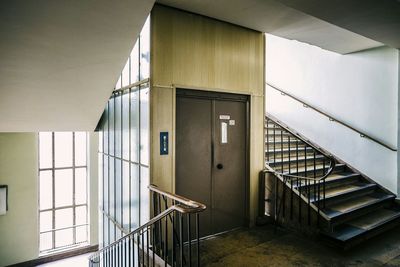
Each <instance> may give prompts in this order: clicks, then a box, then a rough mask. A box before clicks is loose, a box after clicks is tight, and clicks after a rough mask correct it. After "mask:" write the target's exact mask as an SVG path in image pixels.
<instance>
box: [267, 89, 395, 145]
mask: <svg viewBox="0 0 400 267" xmlns="http://www.w3.org/2000/svg"><path fill="white" fill-rule="evenodd" d="M266 84H267V85H268V86H269V87H271V88H273V89H275V90H276V91H279V92H280V93H281V94H282V95H283V96H288V97H290V98H292V99H294V100H296V101H297V102H300V103H302V104H303V106H304V107H305V108H310V109H312V110H314V111H316V112H318V113H319V114H321V115H323V116H325V117H327V118H328V119H329V120H330V121H332V122H337V123H339V124H341V125H343V126H345V127H347V128H349V129H350V130H352V131H354V132H356V133H358V134H359V135H360V137H362V138H366V139H369V140H371V141H373V142H375V143H377V144H379V145H381V146H383V147H385V148H387V149H389V150H391V151H397V148H392V147H391V146H390V145H388V144H385V143H384V142H382V141H379V140H378V139H376V138H374V137H372V136H370V135H368V134H366V133H365V132H362V131H360V130H358V129H356V128H354V127H353V126H351V125H349V124H347V123H345V122H344V121H341V120H338V119H336V118H334V117H333V116H331V115H329V114H327V113H326V112H324V111H321V110H320V109H318V108H316V107H314V106H313V105H310V104H308V103H306V102H304V101H303V100H301V99H299V98H297V97H296V96H294V95H292V94H290V93H288V92H286V91H284V90H282V89H280V88H278V87H276V86H274V85H272V84H270V83H266Z"/></svg>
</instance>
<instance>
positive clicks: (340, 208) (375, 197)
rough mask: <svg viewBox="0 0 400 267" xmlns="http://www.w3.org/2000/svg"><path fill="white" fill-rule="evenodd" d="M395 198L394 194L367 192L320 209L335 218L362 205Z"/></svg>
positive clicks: (365, 205)
mask: <svg viewBox="0 0 400 267" xmlns="http://www.w3.org/2000/svg"><path fill="white" fill-rule="evenodd" d="M393 198H395V196H394V195H390V194H385V193H377V194H368V195H365V196H360V197H356V198H354V199H350V200H347V201H344V202H341V203H337V204H334V205H331V206H329V207H327V208H325V209H323V210H322V212H323V213H325V214H326V215H327V216H328V217H329V218H331V219H335V218H338V217H340V216H342V215H344V214H348V213H350V212H353V211H356V210H359V209H361V208H364V207H368V206H371V205H373V204H377V203H380V202H384V201H386V200H388V199H393Z"/></svg>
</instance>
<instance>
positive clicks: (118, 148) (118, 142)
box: [115, 95, 122, 158]
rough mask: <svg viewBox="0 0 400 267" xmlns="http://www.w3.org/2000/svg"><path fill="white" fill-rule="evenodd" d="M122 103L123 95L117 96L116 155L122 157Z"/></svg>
mask: <svg viewBox="0 0 400 267" xmlns="http://www.w3.org/2000/svg"><path fill="white" fill-rule="evenodd" d="M121 104H122V96H121V95H118V96H116V97H115V156H117V157H119V158H120V157H121V149H122V147H121V134H122V131H121Z"/></svg>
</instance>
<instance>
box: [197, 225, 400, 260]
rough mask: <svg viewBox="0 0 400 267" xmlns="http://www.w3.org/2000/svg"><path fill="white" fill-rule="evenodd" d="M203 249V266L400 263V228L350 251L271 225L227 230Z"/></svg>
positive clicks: (204, 244)
mask: <svg viewBox="0 0 400 267" xmlns="http://www.w3.org/2000/svg"><path fill="white" fill-rule="evenodd" d="M200 248H201V251H202V254H201V255H202V264H201V266H213V267H214V266H225V267H227V266H229V267H230V266H254V267H255V266H332V267H333V266H386V267H389V266H400V228H399V229H394V230H391V231H389V232H386V233H384V234H382V235H380V236H377V237H375V238H373V239H370V240H368V241H366V243H364V244H362V245H359V246H357V247H355V248H353V249H351V250H348V251H342V250H340V249H335V248H332V247H330V246H328V245H327V244H325V243H322V242H319V241H316V240H310V238H307V237H305V236H302V235H299V234H296V233H293V232H290V231H286V230H282V229H279V230H278V231H276V232H275V231H274V226H271V225H268V226H263V227H255V228H251V229H239V230H236V231H233V232H230V233H225V234H222V235H220V236H218V237H215V238H212V239H207V240H204V241H202V243H201V247H200Z"/></svg>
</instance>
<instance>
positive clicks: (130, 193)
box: [99, 17, 150, 246]
mask: <svg viewBox="0 0 400 267" xmlns="http://www.w3.org/2000/svg"><path fill="white" fill-rule="evenodd" d="M149 67H150V17H148V18H147V20H146V23H145V24H144V26H143V28H142V31H141V33H140V36H139V38H138V39H137V40H136V43H135V45H134V47H133V49H132V52H131V54H130V56H129V58H128V60H127V62H126V64H125V67H124V69H123V70H122V72H121V75H120V76H119V79H118V82H117V84H116V86H115V89H117V90H115V91H114V92H113V94H112V95H111V97H110V99H109V101H108V103H107V105H106V108H105V110H104V113H103V116H102V121H101V122H100V124H99V137H100V139H99V165H100V170H99V181H100V187H101V191H100V192H102V194H101V195H100V198H101V199H100V209H101V213H102V218H101V219H100V225H101V229H102V231H101V236H100V245H103V246H106V245H108V244H110V243H112V242H113V241H115V240H117V239H118V238H119V237H121V236H122V235H124V234H125V233H128V232H130V231H132V230H133V229H135V228H137V227H138V226H139V225H141V224H144V223H146V222H147V221H148V220H149V218H150V207H149V205H150V199H149V196H150V195H149V190H148V188H147V186H148V185H149V183H150V178H149V150H150V149H149V147H150V139H149V127H150V116H149V93H150V88H149V82H148V78H149V75H150V73H149V70H150V68H149ZM121 88H122V89H121ZM118 89H119V90H118Z"/></svg>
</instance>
